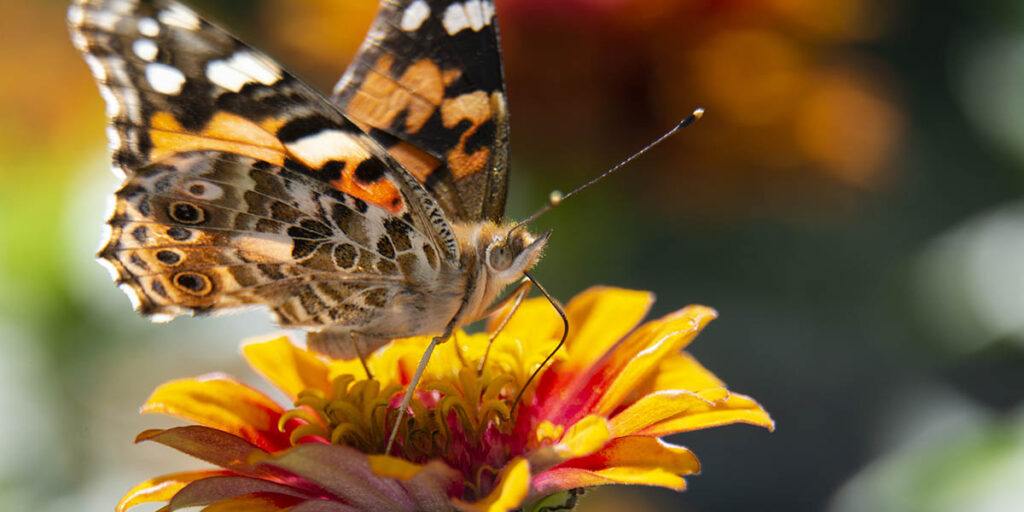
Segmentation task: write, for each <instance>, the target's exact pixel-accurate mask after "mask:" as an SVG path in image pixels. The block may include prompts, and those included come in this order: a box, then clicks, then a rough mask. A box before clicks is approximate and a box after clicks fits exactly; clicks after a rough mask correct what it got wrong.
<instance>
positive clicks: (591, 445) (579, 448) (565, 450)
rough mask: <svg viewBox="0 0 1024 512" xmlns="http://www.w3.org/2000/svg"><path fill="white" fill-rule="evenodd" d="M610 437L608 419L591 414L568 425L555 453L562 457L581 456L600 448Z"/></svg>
mask: <svg viewBox="0 0 1024 512" xmlns="http://www.w3.org/2000/svg"><path fill="white" fill-rule="evenodd" d="M611 437H612V433H611V429H610V428H609V426H608V420H606V419H604V418H603V417H601V416H597V415H593V414H592V415H590V416H586V417H584V418H583V419H581V420H580V421H577V422H576V423H575V424H573V426H571V427H569V430H568V431H567V432H566V433H565V436H563V437H562V440H561V441H560V442H559V443H558V444H557V445H555V447H554V448H555V453H556V454H557V455H558V456H559V457H560V458H562V459H571V458H575V457H582V456H584V455H589V454H591V453H594V452H596V451H598V450H600V449H601V447H602V446H604V445H605V443H607V442H608V440H609V439H611Z"/></svg>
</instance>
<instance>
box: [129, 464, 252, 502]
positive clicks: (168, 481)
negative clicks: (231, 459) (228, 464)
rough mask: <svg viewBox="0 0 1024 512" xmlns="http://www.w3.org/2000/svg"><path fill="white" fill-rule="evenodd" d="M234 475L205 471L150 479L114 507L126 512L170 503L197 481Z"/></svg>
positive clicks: (134, 488) (130, 491)
mask: <svg viewBox="0 0 1024 512" xmlns="http://www.w3.org/2000/svg"><path fill="white" fill-rule="evenodd" d="M232 474H234V473H232V472H230V471H219V470H204V471H184V472H181V473H172V474H170V475H163V476H158V477H156V478H150V479H149V480H146V481H145V482H142V483H140V484H139V485H136V486H135V487H132V488H131V490H129V491H128V492H127V493H125V495H124V497H123V498H121V501H120V502H118V504H117V506H116V507H114V511H115V512H124V511H125V510H128V509H130V508H132V507H134V506H136V505H141V504H143V503H153V502H155V501H168V500H170V499H171V498H172V497H174V495H175V494H177V493H178V491H180V490H181V489H182V488H184V487H185V486H186V485H188V484H190V483H192V482H195V481H196V480H202V479H204V478H211V477H215V476H224V475H232Z"/></svg>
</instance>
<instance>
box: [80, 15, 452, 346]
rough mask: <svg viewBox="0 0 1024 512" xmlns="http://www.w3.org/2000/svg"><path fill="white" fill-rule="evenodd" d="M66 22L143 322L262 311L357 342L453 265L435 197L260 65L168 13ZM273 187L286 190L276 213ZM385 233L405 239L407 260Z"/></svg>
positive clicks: (232, 42) (317, 99)
mask: <svg viewBox="0 0 1024 512" xmlns="http://www.w3.org/2000/svg"><path fill="white" fill-rule="evenodd" d="M68 21H69V24H70V26H71V34H72V40H73V42H74V44H75V46H76V47H77V48H78V49H79V50H80V51H82V53H83V55H84V56H85V59H86V61H87V63H88V64H89V66H90V68H91V69H92V71H93V74H94V75H95V78H96V81H97V83H98V84H99V87H100V92H101V94H102V96H103V97H104V99H105V100H106V102H107V114H108V121H109V123H110V126H109V128H108V134H109V138H110V142H111V146H112V152H113V164H114V167H115V169H117V170H119V171H120V173H121V174H123V175H124V177H125V182H124V183H123V185H122V188H121V190H120V191H119V192H118V194H117V195H116V197H115V199H116V201H115V214H114V216H113V217H112V218H111V219H110V221H109V224H110V226H111V228H112V234H111V237H110V239H109V241H108V242H107V244H106V246H105V248H104V249H103V250H102V251H101V253H100V256H101V257H102V258H103V259H104V260H106V262H107V263H109V264H110V265H111V266H113V267H114V269H115V270H116V276H115V278H116V279H117V280H118V281H119V282H121V283H122V284H124V285H126V288H127V289H128V290H127V291H129V295H130V296H132V297H133V299H137V300H136V302H137V307H138V308H139V309H140V310H141V311H143V312H144V313H147V314H160V315H165V316H174V315H177V314H180V313H184V312H188V311H219V310H222V309H226V308H233V307H237V306H244V305H247V304H266V305H268V306H270V307H271V308H272V309H273V310H275V311H276V313H277V314H278V316H279V318H280V319H281V322H282V323H283V324H285V325H298V326H317V325H326V324H339V323H344V324H346V325H349V324H352V325H355V326H357V327H358V326H359V325H360V322H364V321H366V322H372V320H373V319H374V313H373V312H374V311H376V310H380V309H381V308H384V307H385V306H386V305H387V304H388V303H389V301H390V300H391V298H392V297H393V296H394V295H395V294H396V293H399V292H400V291H401V289H402V288H401V287H402V286H405V287H406V288H408V286H410V283H415V282H419V281H420V280H424V279H426V280H430V279H431V278H432V274H431V272H434V273H436V272H437V270H438V268H439V267H438V265H439V264H442V263H444V262H448V263H449V264H451V262H457V261H458V258H459V250H460V249H459V246H458V243H457V241H456V239H455V236H454V234H453V232H452V229H451V226H450V224H449V222H448V219H447V218H446V217H445V215H444V214H443V213H442V209H441V207H440V206H439V205H438V204H437V203H436V202H435V201H434V200H433V199H432V197H431V196H430V194H429V193H428V191H427V190H426V189H425V188H424V187H423V186H422V185H421V184H420V183H419V182H418V181H417V180H416V179H415V178H414V177H413V176H412V175H411V174H409V173H407V172H406V171H404V170H403V169H402V168H401V167H400V166H399V164H398V163H397V162H396V161H395V160H394V159H393V158H392V157H391V156H389V154H388V153H387V152H386V151H385V150H384V149H383V148H382V147H381V146H380V145H379V144H378V143H377V142H376V141H375V140H373V139H372V138H370V137H369V136H368V135H366V134H365V133H364V132H363V131H362V130H361V129H360V128H359V127H358V126H357V125H356V124H354V123H353V122H351V121H349V120H348V119H346V118H345V116H344V115H342V114H341V112H340V111H339V110H338V109H337V107H335V106H334V105H333V104H331V103H330V102H329V101H327V99H326V98H324V97H323V96H321V95H320V94H319V93H317V92H316V91H314V90H313V89H312V88H310V87H309V86H307V85H306V84H304V83H303V82H301V81H300V80H298V79H297V78H295V77H294V76H292V75H290V74H289V73H287V72H286V71H284V70H283V69H282V68H281V66H279V65H278V64H277V63H276V62H275V61H273V60H272V59H270V58H269V57H267V56H266V55H264V54H262V53H260V52H258V51H256V50H254V49H252V48H250V47H248V46H246V45H245V44H243V43H241V42H240V41H238V40H237V39H235V38H234V37H232V36H231V35H230V34H228V33H227V32H225V31H223V30H222V29H220V28H218V27H216V26H214V25H213V24H210V23H209V22H207V21H205V20H203V19H202V18H200V17H199V16H197V15H196V14H195V13H194V12H193V11H191V10H190V9H188V8H186V7H184V6H182V5H181V4H179V3H177V2H174V1H172V0H78V1H76V2H75V3H74V4H73V5H72V6H71V8H70V9H69V11H68ZM210 173H213V174H210ZM218 173H220V174H218ZM212 176H220V181H217V180H213V177H212ZM264 178H265V179H267V180H270V181H273V182H277V181H279V182H280V183H279V184H280V186H279V187H277V188H276V190H277V191H278V192H280V193H277V195H271V197H272V199H273V201H276V203H275V204H276V205H277V206H276V209H274V210H273V211H270V210H266V208H265V205H263V204H262V203H261V201H266V200H268V199H266V197H265V196H266V194H263V195H260V194H257V193H256V191H257V190H258V188H259V187H260V186H262V185H265V183H263V182H261V181H260V180H261V179H264ZM188 180H199V182H201V183H204V184H205V185H203V187H205V189H206V190H213V189H215V188H219V189H220V190H221V191H222V192H223V193H224V194H225V195H224V196H222V197H220V198H219V199H216V200H208V198H207V199H204V198H203V197H201V196H202V193H199V192H195V191H193V190H192V189H191V188H189V187H190V186H191V185H189V183H190V182H189V181H188ZM275 180H276V181H275ZM203 187H201V188H203ZM197 190H198V189H197ZM281 191H284V192H281ZM197 194H198V195H197ZM325 201H326V202H330V201H333V203H332V204H334V205H335V206H332V207H331V208H335V209H339V211H344V210H343V209H344V208H348V209H350V210H352V211H356V215H354V216H350V217H348V220H347V221H346V220H344V219H341V218H339V217H337V216H336V215H334V213H332V211H331V208H328V205H327V204H326V203H325ZM337 205H341V206H337ZM175 208H177V210H176V209H175ZM392 229H399V230H400V231H403V232H405V231H406V230H408V231H409V233H406V234H405V235H404V236H405V237H406V238H408V239H409V240H410V244H411V245H410V246H409V248H408V249H407V250H406V252H405V253H402V254H399V253H401V252H402V251H399V250H398V249H397V247H396V241H395V239H394V236H392V235H393V233H391V232H390V230H392ZM186 233H187V234H188V235H187V236H186ZM364 238H365V239H364ZM383 239H386V240H388V242H387V243H384V242H382V240H383ZM412 239H415V240H416V243H415V244H412V242H411V240H412ZM389 244H390V245H391V247H390V248H388V245H389ZM332 251H333V252H332ZM339 251H340V252H339ZM353 251H354V253H355V254H354V255H352V253H353ZM413 257H415V258H419V259H420V261H419V262H417V263H416V264H415V265H414V264H412V263H411V262H409V261H408V260H410V259H411V258H413ZM399 258H402V259H404V260H405V261H404V262H403V261H401V260H400V259H399ZM381 261H384V262H383V263H380V262H381ZM353 262H354V263H353ZM431 262H432V263H431ZM439 262H440V263H439ZM347 263H352V264H351V265H347ZM396 271H397V274H396ZM410 272H411V274H410ZM396 276H397V277H396ZM399 277H400V278H401V279H399ZM403 283H404V284H403ZM357 290H358V292H357ZM353 294H354V295H353ZM353 301H355V302H353ZM353 304H356V305H353ZM360 315H362V316H360ZM359 318H362V319H361V320H360V319H359Z"/></svg>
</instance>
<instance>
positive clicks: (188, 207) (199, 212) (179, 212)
mask: <svg viewBox="0 0 1024 512" xmlns="http://www.w3.org/2000/svg"><path fill="white" fill-rule="evenodd" d="M167 215H169V216H170V217H171V218H172V219H174V220H175V221H176V222H180V223H182V224H202V223H203V222H205V221H206V211H205V210H203V209H202V208H200V207H199V206H196V205H194V204H192V203H187V202H185V201H175V202H173V203H171V204H170V205H169V206H168V207H167Z"/></svg>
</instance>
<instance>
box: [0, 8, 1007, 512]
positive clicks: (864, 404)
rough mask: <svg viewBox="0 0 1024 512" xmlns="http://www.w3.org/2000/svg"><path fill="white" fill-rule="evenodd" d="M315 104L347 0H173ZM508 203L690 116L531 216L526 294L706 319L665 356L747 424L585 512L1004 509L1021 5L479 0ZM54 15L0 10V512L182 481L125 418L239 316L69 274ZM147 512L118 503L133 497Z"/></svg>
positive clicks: (332, 68)
mask: <svg viewBox="0 0 1024 512" xmlns="http://www.w3.org/2000/svg"><path fill="white" fill-rule="evenodd" d="M191 3H192V4H193V5H194V6H195V7H196V8H197V9H198V10H199V11H200V12H202V13H205V14H206V15H207V16H208V17H210V18H211V19H214V20H217V21H219V22H220V23H221V24H223V25H227V26H228V27H230V28H231V29H232V30H234V31H235V32H236V33H237V34H239V35H240V36H242V38H243V39H244V40H247V41H248V42H250V43H252V44H254V45H255V46H257V47H260V48H263V49H265V50H266V51H268V52H269V53H270V54H272V55H274V56H275V57H277V58H278V59H279V60H281V61H282V62H283V63H285V65H286V66H287V67H289V68H291V69H292V70H294V71H296V72H297V73H298V74H299V75H300V76H302V77H304V78H306V79H307V80H309V81H310V82H312V83H313V84H314V85H316V86H318V87H320V88H321V89H322V90H325V91H326V90H329V88H330V87H331V86H332V85H333V83H334V81H335V80H336V79H337V77H338V76H340V74H341V72H342V71H343V70H344V67H345V65H346V64H347V62H348V60H349V59H350V58H351V56H352V54H353V52H354V50H355V48H356V46H357V45H358V44H359V42H360V41H361V40H362V38H363V35H364V31H365V29H366V27H367V26H368V24H369V22H370V20H371V18H372V16H373V13H374V11H375V9H376V2H375V1H374V0H345V1H341V0H296V1H288V2H285V1H281V0H264V1H259V2H251V1H224V0H222V1H215V0H202V1H200V0H194V1H192V2H191ZM497 3H498V12H499V17H500V20H501V29H502V36H503V46H504V50H505V65H506V74H507V79H508V90H509V97H510V104H511V105H510V108H511V111H512V116H513V117H512V119H513V122H512V126H513V137H512V146H513V148H514V149H513V155H514V157H513V173H512V182H511V195H510V202H509V215H510V216H511V217H519V218H522V217H524V216H526V215H528V214H529V213H531V212H532V211H533V210H534V209H536V208H537V207H538V206H540V205H541V204H542V203H543V202H544V200H545V198H546V197H547V193H548V191H549V190H551V189H556V188H557V189H561V190H568V189H569V188H571V187H572V186H574V185H576V184H578V183H580V182H581V181H583V180H585V179H587V178H589V177H591V176H593V175H595V174H596V173H598V172H600V171H602V170H604V169H605V168H607V167H608V166H610V165H612V164H614V163H616V162H617V161H618V160H620V159H622V158H624V157H626V156H628V155H629V154H630V153H631V152H633V151H635V150H636V149H638V148H640V147H642V146H643V145H644V144H646V143H647V142H649V141H651V140H653V139H654V138H655V137H656V136H658V135H659V134H660V133H662V132H663V131H664V130H666V129H668V128H669V127H671V126H672V125H673V124H674V123H675V122H677V121H678V120H679V119H681V118H682V117H684V116H685V115H686V114H688V113H689V112H690V111H691V110H692V109H693V108H695V107H698V106H703V107H705V108H706V109H707V114H706V116H705V117H704V119H703V120H702V121H701V122H699V123H697V124H695V125H694V126H693V127H691V128H688V129H687V130H685V131H684V133H682V134H680V135H678V136H677V137H675V138H674V139H672V140H671V141H669V142H667V143H666V144H664V145H662V146H660V147H659V148H658V149H657V150H655V151H653V152H651V153H650V154H649V155H647V156H645V157H644V158H642V159H640V160H639V161H637V162H636V163H634V164H632V165H631V166H629V167H628V168H627V169H625V170H624V171H623V172H622V173H621V174H619V175H617V176H615V177H614V178H611V179H610V180H609V181H607V182H605V183H603V184H602V185H600V186H597V187H594V188H593V189H591V190H589V191H588V192H587V193H586V194H583V195H581V196H579V197H578V198H577V199H574V200H572V201H570V202H567V203H566V205H565V206H563V207H561V208H560V209H558V210H556V211H554V212H553V213H551V214H550V215H548V216H546V217H545V218H544V219H543V220H542V221H540V224H541V225H540V226H538V227H539V228H542V229H543V228H547V227H552V228H554V229H555V234H554V238H553V239H552V242H551V243H550V249H549V250H548V251H547V255H546V256H545V259H544V261H543V262H542V263H541V265H540V267H539V270H538V271H537V275H538V277H539V278H540V279H541V281H542V282H543V283H545V285H546V286H548V287H549V288H550V289H551V290H552V291H553V292H554V293H555V294H556V295H557V296H558V297H560V298H562V299H563V300H565V299H568V298H569V297H571V296H572V295H573V294H575V293H577V292H578V291H580V290H582V289H584V288H586V287H588V286H590V285H593V284H608V285H618V286H625V287H632V288H639V289H646V290H652V291H654V292H655V293H657V295H658V303H657V305H656V307H655V311H654V312H653V314H655V315H660V314H663V313H666V312H668V311H671V310H674V309H677V308H679V307H681V306H683V305H685V304H688V303H703V304H707V305H710V306H713V307H715V308H717V309H718V310H719V312H720V313H721V318H720V319H719V320H718V321H716V322H715V323H713V324H712V325H711V326H710V328H709V329H708V330H707V331H705V333H704V334H702V335H701V336H700V338H699V339H698V340H697V342H696V343H695V344H694V345H693V346H692V352H693V353H694V354H695V355H696V356H697V357H698V358H699V359H700V360H701V361H702V362H703V363H704V364H705V365H706V366H707V367H708V368H709V369H711V370H712V371H714V372H715V373H716V374H717V375H719V376H720V377H721V378H722V379H723V380H725V381H726V382H727V383H728V384H729V387H730V388H731V389H733V390H736V391H738V392H741V393H746V394H749V395H752V396H754V397H755V398H757V399H758V400H759V401H760V402H761V403H762V404H763V405H764V406H765V408H766V409H767V410H768V411H769V412H771V413H772V415H773V416H774V418H775V420H776V422H777V425H778V428H777V430H776V432H774V433H768V432H764V431H762V430H760V429H756V428H753V427H746V426H733V427H726V428H718V429H713V430H710V431H704V432H695V433H692V434H686V435H683V436H678V437H676V438H673V439H672V441H674V442H677V443H680V444H684V445H686V446H688V447H690V448H691V449H692V450H693V451H694V452H696V453H697V455H698V456H699V457H700V458H701V460H702V462H703V468H704V474H702V475H699V476H695V477H692V478H690V479H689V483H690V489H689V490H688V491H687V492H685V493H680V494H677V493H673V492H670V491H665V490H661V489H645V488H636V489H615V488H610V489H602V490H599V491H595V492H593V493H591V495H590V499H589V500H588V501H586V502H584V506H583V508H582V510H589V511H592V512H593V511H612V510H634V511H661V510H665V511H668V510H685V511H720V510H751V509H755V508H756V509H758V510H787V511H791V512H796V511H817V510H825V511H830V512H853V511H922V512H924V511H959V510H972V511H1004V510H1005V511H1009V510H1020V507H1021V506H1022V505H1021V503H1024V485H1021V482H1024V408H1022V405H1024V404H1022V399H1024V257H1022V255H1024V200H1022V197H1024V85H1022V84H1024V4H1022V3H1021V2H1017V1H1014V0H978V1H971V2H968V1H961V2H956V1H952V0H936V1H925V0H899V1H883V0H829V1H820V0H498V2H497ZM65 6H66V3H65V2H63V1H56V0H43V1H36V2H10V1H5V2H2V3H0V34H3V36H4V37H3V41H4V44H2V45H0V64H2V66H3V73H2V74H0V410H2V411H3V413H4V417H5V419H4V420H3V421H0V439H3V441H2V442H0V509H2V510H33V511H37V512H38V511H46V512H50V511H53V512H58V511H67V510H76V511H94V510H95V511H107V510H112V507H113V505H114V503H116V501H117V499H118V498H119V497H120V495H121V494H122V493H123V492H125V491H126V490H127V489H128V488H129V487H130V486H132V485H134V484H135V483H137V482H138V481H140V480H142V479H144V478H147V477H150V476H153V475H155V474H160V473H165V472H167V471H168V470H170V469H179V468H180V469H187V468H190V467H195V463H194V462H192V461H190V460H188V459H186V458H185V457H184V456H177V455H175V454H174V453H172V452H171V450H168V449H161V448H160V447H158V446H155V445H152V446H150V445H140V446H133V445H132V443H131V440H132V439H133V437H134V435H135V434H136V433H137V432H139V431H140V430H143V429H145V428H155V427H162V426H167V425H170V424H171V422H170V421H169V420H164V419H162V418H158V417H140V416H139V415H138V414H137V413H136V410H137V407H138V406H139V405H141V403H142V402H143V401H144V400H145V398H146V396H147V395H148V393H149V392H150V391H151V390H152V389H153V388H154V387H155V386H156V385H158V384H159V383H161V382H163V381H166V380H169V379H173V378H180V377H185V376H192V375H197V374H200V373H204V372H209V371H215V370H224V371H228V372H231V373H232V374H234V375H237V376H239V377H240V378H242V379H243V380H246V381H248V382H250V383H253V384H256V383H257V382H259V380H258V379H257V378H256V377H255V376H254V375H253V374H252V373H250V372H249V371H248V370H247V369H246V368H245V367H244V366H243V364H242V362H241V359H240V358H239V357H238V355H237V345H238V343H239V341H241V340H242V339H244V338H246V337H249V336H253V335H259V334H265V333H269V332H273V331H275V328H274V327H273V326H272V324H271V323H270V322H269V321H268V320H267V318H266V315H265V314H263V313H254V314H247V315H244V316H235V317H225V318H207V319H198V320H196V319H179V320H176V321H174V322H173V323H171V324H170V325H154V324H151V323H149V322H148V321H146V320H144V319H142V318H140V317H138V316H137V315H135V314H134V313H132V312H131V308H130V306H129V302H128V299H127V297H125V296H124V294H122V293H121V292H120V291H118V290H117V289H116V288H115V287H114V286H113V285H112V284H111V283H110V282H109V279H108V277H107V274H106V272H105V271H104V270H103V269H102V268H101V267H100V266H99V265H98V264H96V263H95V262H94V260H93V253H94V250H95V249H96V247H97V246H98V244H99V238H100V233H101V226H102V224H103V221H104V205H105V203H106V200H107V195H108V194H109V193H110V192H111V191H112V190H113V189H114V187H115V186H116V181H115V179H114V177H113V176H112V175H111V173H110V172H108V170H107V169H108V163H107V162H108V156H107V153H106V141H105V139H104V130H103V107H102V103H101V100H100V96H99V94H97V91H96V88H95V86H94V85H93V83H92V79H91V77H90V74H89V72H88V69H87V67H86V66H85V64H84V63H83V62H82V61H81V59H80V58H79V56H78V55H77V54H76V52H75V51H74V50H73V48H72V47H71V44H70V42H69V41H68V37H67V33H66V30H65V27H64V21H63V19H64V9H65ZM145 510H149V509H145Z"/></svg>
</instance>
